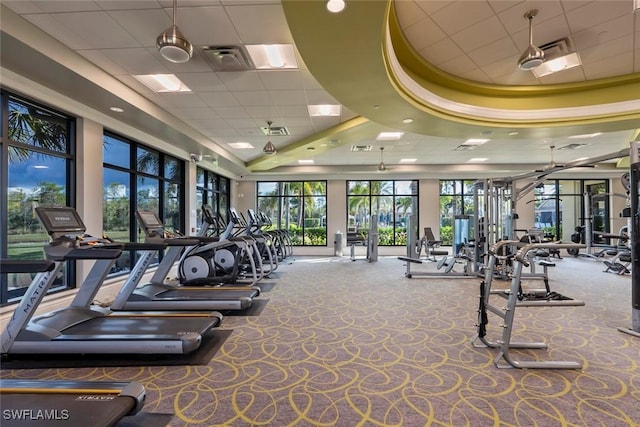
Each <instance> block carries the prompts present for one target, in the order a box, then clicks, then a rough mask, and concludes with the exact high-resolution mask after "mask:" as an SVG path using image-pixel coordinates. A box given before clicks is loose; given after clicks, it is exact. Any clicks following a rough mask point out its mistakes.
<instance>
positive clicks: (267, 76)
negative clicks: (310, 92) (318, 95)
mask: <svg viewBox="0 0 640 427" xmlns="http://www.w3.org/2000/svg"><path fill="white" fill-rule="evenodd" d="M258 76H260V79H261V80H262V82H263V83H264V87H265V88H267V89H268V90H281V89H303V88H304V85H303V84H302V72H301V71H299V70H265V71H258Z"/></svg>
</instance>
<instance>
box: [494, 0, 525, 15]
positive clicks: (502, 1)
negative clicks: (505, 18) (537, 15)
mask: <svg viewBox="0 0 640 427" xmlns="http://www.w3.org/2000/svg"><path fill="white" fill-rule="evenodd" d="M488 3H489V6H491V8H492V9H493V10H494V11H495V12H496V13H500V12H502V11H503V10H507V9H510V8H512V7H514V6H516V5H517V4H518V3H522V0H488Z"/></svg>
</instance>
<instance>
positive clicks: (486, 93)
mask: <svg viewBox="0 0 640 427" xmlns="http://www.w3.org/2000/svg"><path fill="white" fill-rule="evenodd" d="M393 4H395V2H392V6H391V8H390V10H389V14H388V22H389V32H390V37H391V40H392V44H393V49H394V52H395V55H396V57H397V58H398V61H399V62H400V64H401V65H402V67H403V68H404V70H405V71H406V72H407V74H409V75H410V76H411V77H412V78H413V79H414V81H415V82H416V83H418V84H419V85H420V86H422V87H424V88H425V89H427V90H429V91H431V92H433V93H435V94H437V95H439V96H442V97H443V98H446V99H449V100H452V101H457V102H460V103H465V104H470V105H474V106H483V107H490V108H499V109H518V110H532V109H549V108H574V107H580V106H591V105H596V104H608V103H615V102H623V101H633V100H636V99H638V95H637V94H638V93H640V73H634V74H629V75H625V76H618V77H612V78H606V79H599V80H593V81H588V82H576V83H566V84H554V85H535V86H515V85H511V86H507V85H492V84H487V83H482V82H476V81H472V80H468V79H463V78H460V77H456V76H453V75H451V74H449V73H447V72H445V71H443V70H440V69H438V68H437V67H435V66H433V65H432V64H430V63H428V62H426V61H425V60H424V59H423V58H422V57H421V56H420V55H419V54H418V53H417V52H416V51H415V50H414V49H413V48H412V47H411V46H410V45H409V43H408V42H407V39H406V38H405V36H404V34H403V32H402V31H401V29H400V25H399V23H398V21H397V17H396V14H395V8H394V7H393ZM515 66H516V65H515V60H514V68H515ZM391 77H393V76H391ZM396 84H398V85H399V83H398V82H397V81H396ZM409 96H410V97H412V98H413V96H411V95H409ZM416 101H418V100H416ZM431 107H432V108H433V106H431ZM639 110H640V108H639ZM613 116H617V115H613Z"/></svg>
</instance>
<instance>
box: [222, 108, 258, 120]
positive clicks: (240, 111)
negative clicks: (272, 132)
mask: <svg viewBox="0 0 640 427" xmlns="http://www.w3.org/2000/svg"><path fill="white" fill-rule="evenodd" d="M214 111H215V112H216V113H217V114H218V116H220V117H221V118H223V119H242V118H245V117H249V115H248V114H247V112H246V111H245V109H244V108H243V107H215V108H214Z"/></svg>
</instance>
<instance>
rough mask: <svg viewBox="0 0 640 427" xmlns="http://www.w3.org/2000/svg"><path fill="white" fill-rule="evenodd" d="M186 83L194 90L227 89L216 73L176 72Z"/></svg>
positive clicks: (218, 90) (215, 90) (221, 90)
mask: <svg viewBox="0 0 640 427" xmlns="http://www.w3.org/2000/svg"><path fill="white" fill-rule="evenodd" d="M176 77H178V78H179V79H180V80H182V82H183V83H184V84H186V85H187V86H188V87H189V89H191V90H192V91H194V92H223V91H226V90H227V87H226V86H225V85H224V83H223V82H222V80H220V78H219V77H218V76H217V75H216V74H215V73H211V72H209V73H176Z"/></svg>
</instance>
